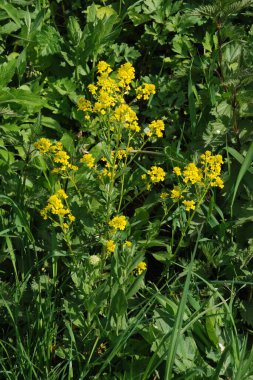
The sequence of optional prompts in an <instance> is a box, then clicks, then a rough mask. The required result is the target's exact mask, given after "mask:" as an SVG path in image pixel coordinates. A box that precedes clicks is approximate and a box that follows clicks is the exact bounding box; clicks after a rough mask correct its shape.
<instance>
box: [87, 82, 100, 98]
mask: <svg viewBox="0 0 253 380" xmlns="http://www.w3.org/2000/svg"><path fill="white" fill-rule="evenodd" d="M97 89H98V87H97V86H95V85H94V84H89V85H88V90H89V91H90V93H91V94H92V95H96V91H97Z"/></svg>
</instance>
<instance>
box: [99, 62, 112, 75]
mask: <svg viewBox="0 0 253 380" xmlns="http://www.w3.org/2000/svg"><path fill="white" fill-rule="evenodd" d="M97 70H98V73H99V74H104V73H106V74H109V73H110V72H112V69H111V67H110V65H109V64H108V63H107V62H105V61H99V62H98V68H97Z"/></svg>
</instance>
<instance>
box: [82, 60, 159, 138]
mask: <svg viewBox="0 0 253 380" xmlns="http://www.w3.org/2000/svg"><path fill="white" fill-rule="evenodd" d="M97 72H98V77H97V82H96V83H95V84H90V85H88V90H89V92H90V94H91V95H92V96H93V98H94V102H92V101H90V100H88V99H85V98H84V97H81V98H80V99H79V100H78V102H77V107H78V109H79V110H81V111H83V112H85V114H86V115H85V118H86V119H89V118H90V113H94V114H97V115H105V114H108V115H109V121H110V129H111V130H112V131H113V130H115V126H117V125H118V124H119V123H121V125H122V126H123V127H124V128H126V129H128V130H131V131H133V132H140V131H141V128H140V126H139V124H138V118H137V115H136V112H135V111H134V109H133V108H132V107H131V106H130V105H128V104H127V103H126V100H125V98H124V96H125V95H126V94H128V92H129V90H130V86H131V84H132V82H133V80H134V78H135V69H134V67H133V65H132V64H131V63H130V62H127V63H124V64H122V65H121V66H120V67H119V69H118V70H117V71H116V72H112V69H111V67H110V65H109V64H108V63H107V62H105V61H100V62H99V63H98V66H97ZM151 94H155V85H154V84H151V83H143V84H142V85H141V86H139V87H137V89H136V99H137V100H138V99H142V98H143V99H145V100H147V99H148V98H149V97H150V96H151ZM148 128H149V129H148V132H149V133H148V134H147V135H148V136H152V135H154V134H155V135H157V136H158V137H162V135H163V133H162V132H163V131H164V123H163V121H162V120H155V121H153V122H152V123H151V124H150V125H149V127H148ZM143 136H144V135H143Z"/></svg>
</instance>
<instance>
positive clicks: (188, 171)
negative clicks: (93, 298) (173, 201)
mask: <svg viewBox="0 0 253 380" xmlns="http://www.w3.org/2000/svg"><path fill="white" fill-rule="evenodd" d="M183 176H184V179H183V181H184V182H185V183H188V182H191V184H192V185H193V184H194V183H201V181H202V178H203V176H202V171H201V169H199V168H198V167H197V166H196V165H195V164H194V163H193V162H191V163H189V164H188V165H187V166H186V167H185V169H184V171H183Z"/></svg>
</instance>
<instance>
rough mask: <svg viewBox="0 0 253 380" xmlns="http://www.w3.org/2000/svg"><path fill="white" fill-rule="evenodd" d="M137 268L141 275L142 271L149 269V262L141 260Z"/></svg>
mask: <svg viewBox="0 0 253 380" xmlns="http://www.w3.org/2000/svg"><path fill="white" fill-rule="evenodd" d="M135 269H136V270H137V273H138V274H139V275H140V274H142V272H144V271H145V270H147V264H146V263H145V262H144V261H141V262H140V263H139V264H138V265H137V267H136V268H135Z"/></svg>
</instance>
